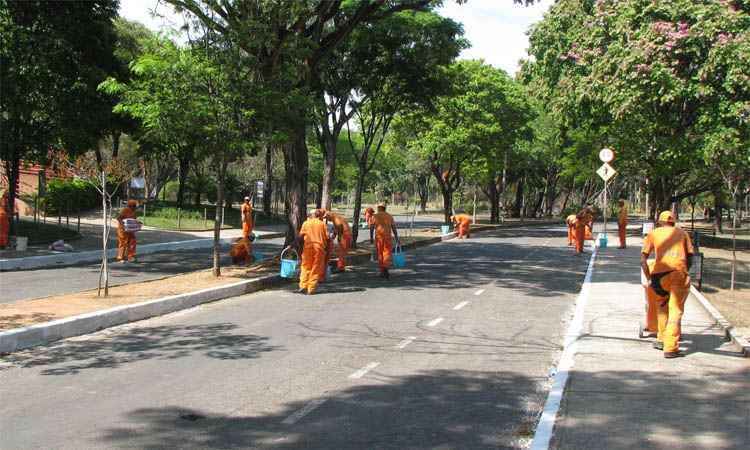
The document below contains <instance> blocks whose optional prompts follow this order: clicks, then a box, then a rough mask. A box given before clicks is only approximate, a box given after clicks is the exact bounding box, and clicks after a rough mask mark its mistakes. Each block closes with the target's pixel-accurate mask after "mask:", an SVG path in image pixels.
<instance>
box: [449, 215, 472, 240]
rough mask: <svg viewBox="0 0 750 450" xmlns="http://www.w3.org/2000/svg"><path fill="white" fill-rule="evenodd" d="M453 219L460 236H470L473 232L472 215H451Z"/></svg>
mask: <svg viewBox="0 0 750 450" xmlns="http://www.w3.org/2000/svg"><path fill="white" fill-rule="evenodd" d="M451 220H452V221H453V223H454V224H456V231H457V232H458V237H459V238H468V237H469V235H470V234H471V216H470V215H468V214H456V215H455V216H453V217H451Z"/></svg>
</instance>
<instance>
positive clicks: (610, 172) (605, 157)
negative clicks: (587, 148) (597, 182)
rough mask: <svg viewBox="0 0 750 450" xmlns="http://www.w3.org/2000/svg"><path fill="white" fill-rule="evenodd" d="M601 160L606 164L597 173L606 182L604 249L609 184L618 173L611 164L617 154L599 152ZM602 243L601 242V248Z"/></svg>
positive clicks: (605, 151) (605, 244)
mask: <svg viewBox="0 0 750 450" xmlns="http://www.w3.org/2000/svg"><path fill="white" fill-rule="evenodd" d="M599 159H600V160H601V161H602V162H603V163H604V164H602V166H601V167H599V170H597V171H596V173H597V175H599V176H600V177H601V178H602V180H604V243H603V244H604V245H603V247H606V246H607V243H606V241H607V213H608V210H609V207H608V206H609V205H608V204H607V184H608V183H609V180H610V178H612V177H613V176H615V174H616V173H617V171H616V170H615V169H614V168H613V167H612V166H610V165H609V163H610V162H612V160H613V159H615V152H613V151H612V150H610V149H608V148H604V149H602V151H600V152H599ZM601 244H602V243H601V242H600V244H599V245H600V246H602V245H601Z"/></svg>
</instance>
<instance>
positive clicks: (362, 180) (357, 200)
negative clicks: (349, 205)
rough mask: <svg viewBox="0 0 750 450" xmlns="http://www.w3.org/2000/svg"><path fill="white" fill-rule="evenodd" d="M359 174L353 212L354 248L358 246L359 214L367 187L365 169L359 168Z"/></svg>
mask: <svg viewBox="0 0 750 450" xmlns="http://www.w3.org/2000/svg"><path fill="white" fill-rule="evenodd" d="M359 172H360V173H359V174H358V175H357V185H356V187H355V191H354V211H353V214H352V248H357V239H358V238H359V215H360V212H361V210H362V191H364V189H365V175H364V169H363V168H362V167H360V168H359Z"/></svg>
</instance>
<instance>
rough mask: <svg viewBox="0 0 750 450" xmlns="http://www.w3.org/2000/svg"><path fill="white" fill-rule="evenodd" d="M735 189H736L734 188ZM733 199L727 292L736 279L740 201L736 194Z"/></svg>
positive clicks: (732, 289) (731, 288) (731, 289)
mask: <svg viewBox="0 0 750 450" xmlns="http://www.w3.org/2000/svg"><path fill="white" fill-rule="evenodd" d="M735 189H736V188H735ZM733 197H734V219H733V222H732V276H731V281H730V283H729V286H730V287H729V290H730V291H732V292H734V284H735V279H736V277H737V227H738V226H739V223H738V222H737V216H739V214H738V211H739V209H740V200H739V197H738V196H737V193H736V192H735V193H733Z"/></svg>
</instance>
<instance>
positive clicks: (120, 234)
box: [117, 200, 138, 263]
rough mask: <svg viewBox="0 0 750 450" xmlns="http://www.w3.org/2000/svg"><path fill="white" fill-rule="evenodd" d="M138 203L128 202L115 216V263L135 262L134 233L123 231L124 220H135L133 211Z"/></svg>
mask: <svg viewBox="0 0 750 450" xmlns="http://www.w3.org/2000/svg"><path fill="white" fill-rule="evenodd" d="M136 207H138V203H137V202H136V201H135V200H128V203H127V206H126V207H125V208H123V209H122V211H120V215H118V216H117V261H119V262H122V263H124V262H127V261H128V260H130V261H131V262H136V261H137V259H136V257H135V246H136V241H135V232H133V231H126V230H125V219H136V213H135V209H136Z"/></svg>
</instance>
